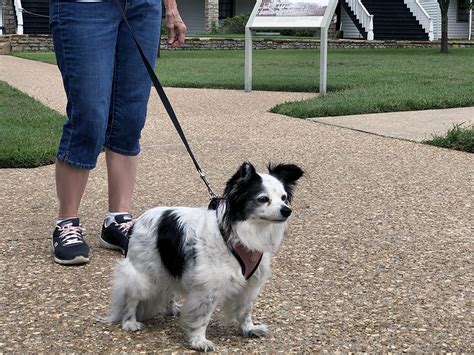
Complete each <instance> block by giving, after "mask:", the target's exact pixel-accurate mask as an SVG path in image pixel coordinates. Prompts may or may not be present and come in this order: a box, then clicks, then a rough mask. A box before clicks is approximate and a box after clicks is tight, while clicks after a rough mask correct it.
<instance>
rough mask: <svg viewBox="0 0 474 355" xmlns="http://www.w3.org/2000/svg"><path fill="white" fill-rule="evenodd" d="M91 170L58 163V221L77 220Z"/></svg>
mask: <svg viewBox="0 0 474 355" xmlns="http://www.w3.org/2000/svg"><path fill="white" fill-rule="evenodd" d="M88 177H89V170H87V169H80V168H75V167H72V166H69V165H67V164H66V163H63V162H61V161H56V193H57V195H58V202H59V213H58V220H64V219H68V218H75V217H77V216H78V215H79V205H80V203H81V199H82V195H83V194H84V190H85V189H86V184H87V179H88Z"/></svg>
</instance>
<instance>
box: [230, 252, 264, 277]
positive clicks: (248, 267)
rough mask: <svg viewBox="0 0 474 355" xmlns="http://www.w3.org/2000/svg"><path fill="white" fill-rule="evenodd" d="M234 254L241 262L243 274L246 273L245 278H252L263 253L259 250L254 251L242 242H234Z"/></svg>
mask: <svg viewBox="0 0 474 355" xmlns="http://www.w3.org/2000/svg"><path fill="white" fill-rule="evenodd" d="M232 254H234V256H235V258H236V259H237V261H238V262H239V264H240V267H241V268H242V275H244V277H245V280H248V279H250V278H251V277H252V275H253V274H254V273H255V271H257V268H258V266H259V265H260V262H261V261H262V256H263V253H261V252H259V251H252V250H250V249H249V248H247V247H246V246H245V245H243V244H240V243H236V244H234V246H233V247H232Z"/></svg>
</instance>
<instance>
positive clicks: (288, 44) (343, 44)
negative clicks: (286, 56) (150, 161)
mask: <svg viewBox="0 0 474 355" xmlns="http://www.w3.org/2000/svg"><path fill="white" fill-rule="evenodd" d="M4 37H5V38H4V40H5V39H7V38H8V39H9V41H10V44H11V49H12V51H13V52H23V51H53V50H54V49H53V42H52V39H51V36H50V35H9V36H4ZM253 45H254V48H255V49H288V48H294V49H305V48H319V40H317V39H260V38H258V39H254V41H253ZM449 45H450V47H452V48H465V47H471V48H474V41H467V40H466V41H449ZM439 46H440V43H439V41H435V42H426V41H418V42H410V41H364V40H347V39H341V40H329V48H433V47H439ZM160 47H161V48H162V49H166V39H165V38H163V39H162V40H161V46H160ZM244 48H245V42H244V40H243V39H224V38H187V39H186V43H185V45H184V46H183V47H182V48H181V49H178V50H201V49H228V50H231V49H244Z"/></svg>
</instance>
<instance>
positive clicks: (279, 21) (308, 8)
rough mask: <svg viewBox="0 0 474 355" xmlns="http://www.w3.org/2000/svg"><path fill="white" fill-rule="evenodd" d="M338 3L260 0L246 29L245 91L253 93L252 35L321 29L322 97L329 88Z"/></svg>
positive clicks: (320, 88) (321, 0) (320, 85)
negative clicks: (329, 61) (266, 31)
mask: <svg viewBox="0 0 474 355" xmlns="http://www.w3.org/2000/svg"><path fill="white" fill-rule="evenodd" d="M336 6H337V0H257V3H256V4H255V7H254V8H253V11H252V14H251V15H250V18H249V20H248V22H247V25H246V26H245V91H246V92H250V91H252V31H253V30H262V29H271V30H282V29H315V28H320V29H321V42H320V74H319V94H320V95H325V94H326V88H327V48H328V28H329V25H330V24H331V20H332V18H333V16H334V11H335V10H336Z"/></svg>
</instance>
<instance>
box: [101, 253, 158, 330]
mask: <svg viewBox="0 0 474 355" xmlns="http://www.w3.org/2000/svg"><path fill="white" fill-rule="evenodd" d="M150 291H151V287H150V282H149V281H148V277H147V276H146V275H145V274H144V273H143V272H140V271H139V270H137V269H136V268H135V267H134V265H133V264H132V262H131V261H130V260H129V259H128V258H126V259H123V260H122V261H120V262H119V263H118V264H117V268H116V270H115V274H114V279H113V284H112V290H111V308H112V312H111V315H110V316H109V317H108V321H109V322H111V323H119V322H121V323H122V328H123V329H124V330H126V331H136V330H140V329H142V328H143V323H140V322H138V321H137V307H138V305H139V303H140V302H141V301H144V300H146V299H148V298H149V294H150Z"/></svg>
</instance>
